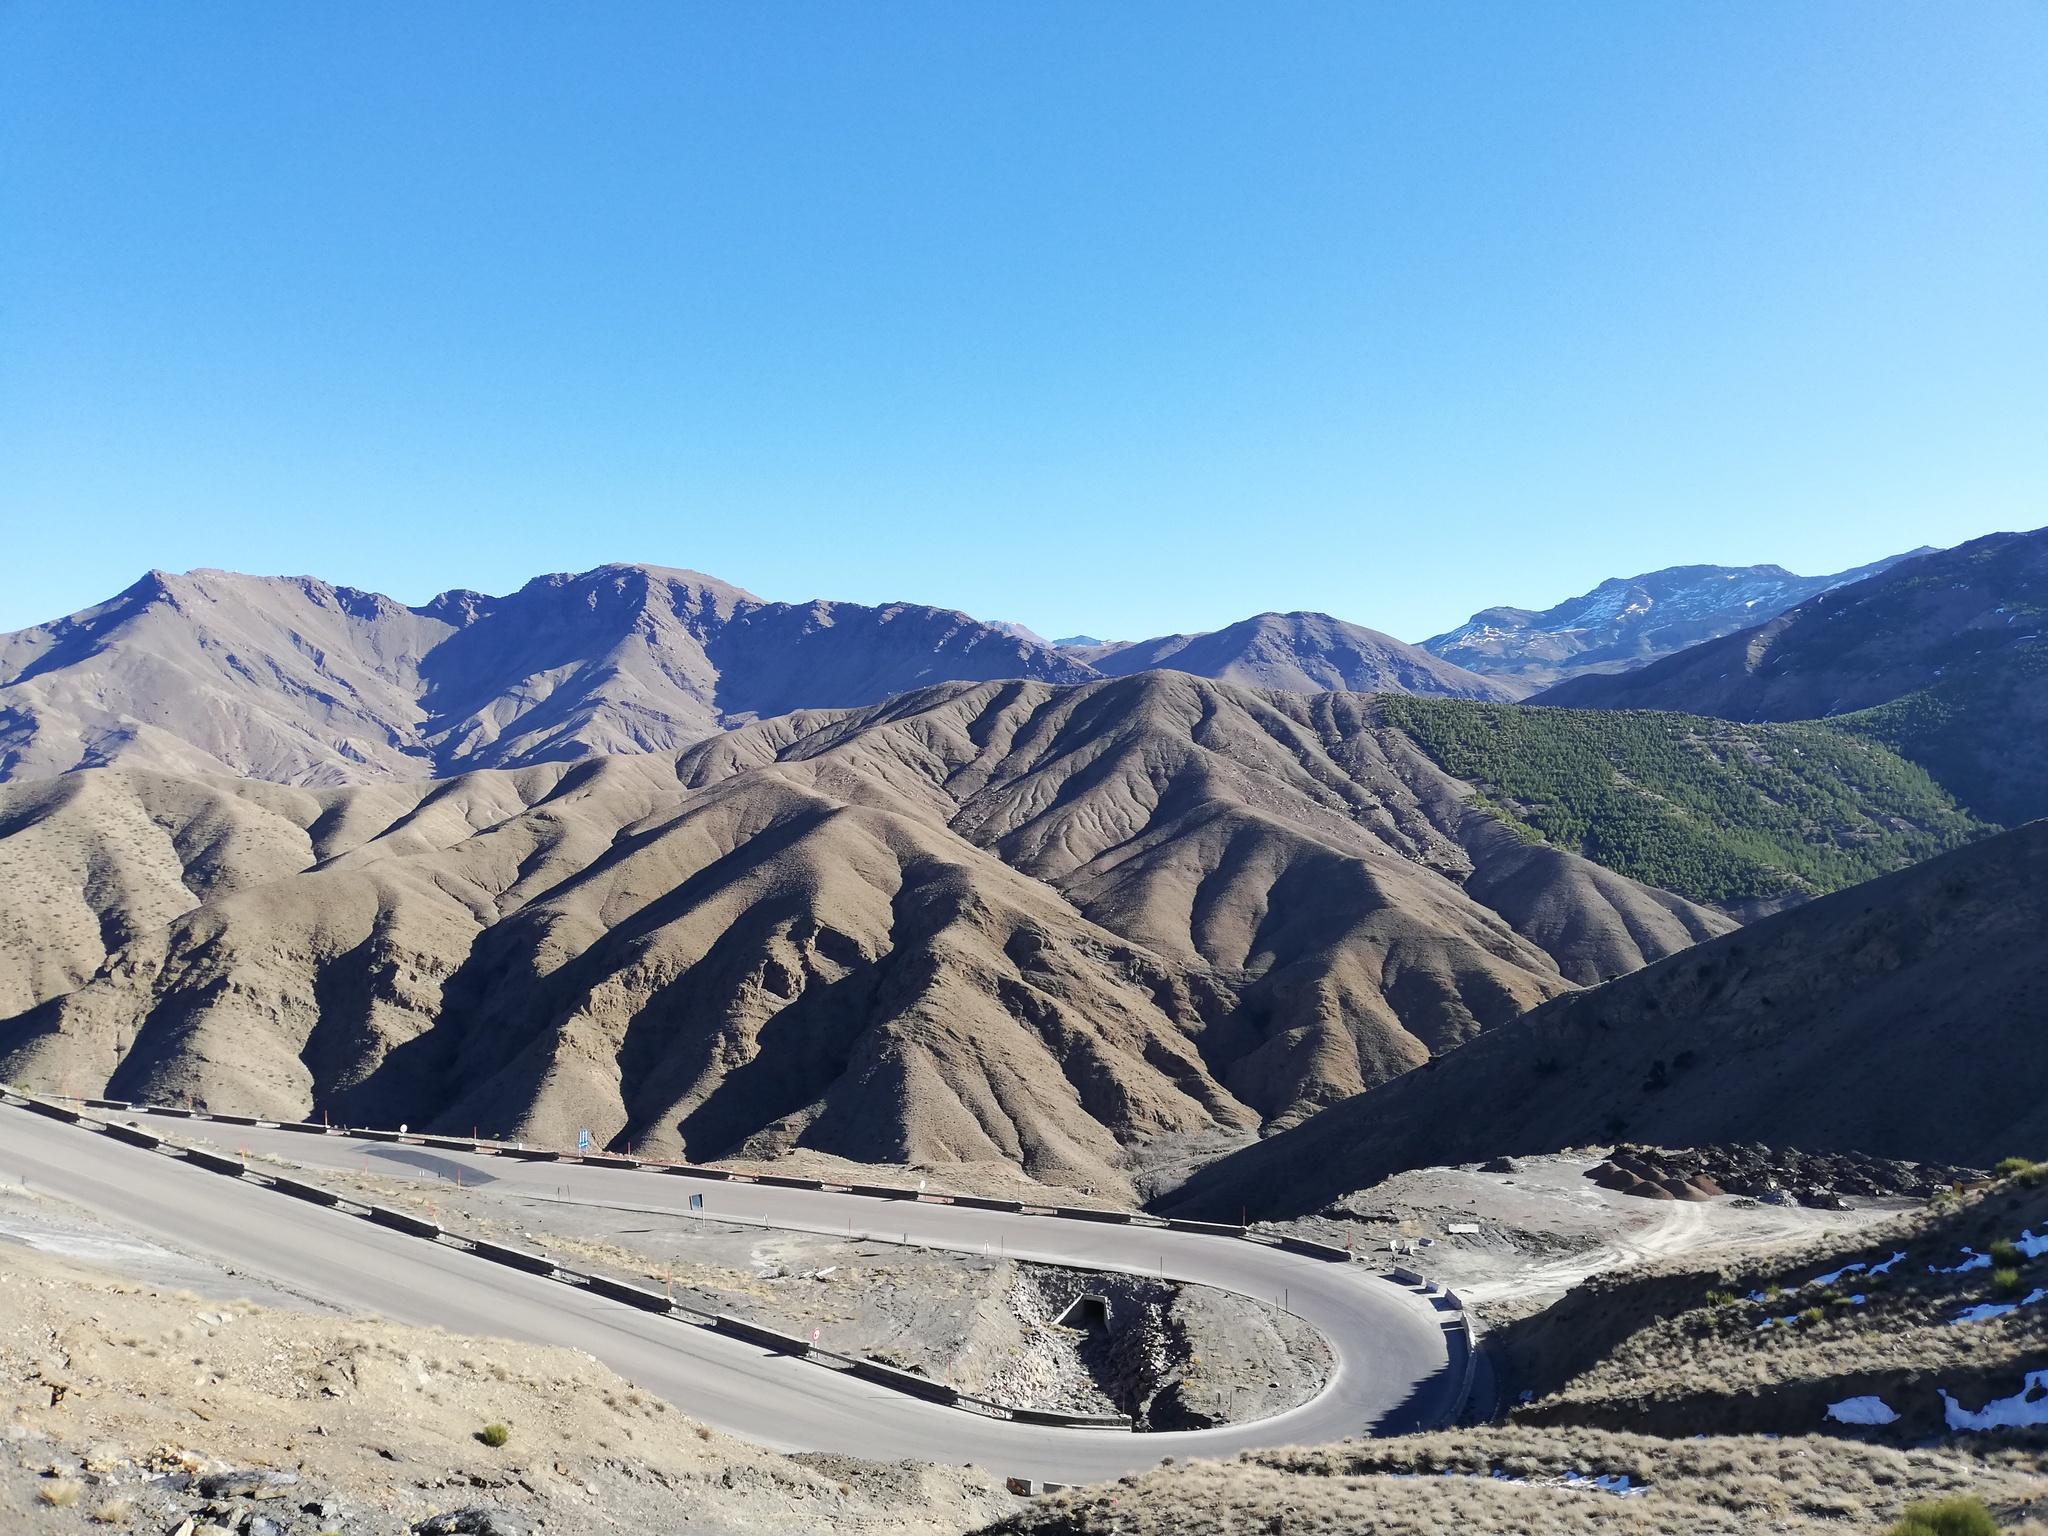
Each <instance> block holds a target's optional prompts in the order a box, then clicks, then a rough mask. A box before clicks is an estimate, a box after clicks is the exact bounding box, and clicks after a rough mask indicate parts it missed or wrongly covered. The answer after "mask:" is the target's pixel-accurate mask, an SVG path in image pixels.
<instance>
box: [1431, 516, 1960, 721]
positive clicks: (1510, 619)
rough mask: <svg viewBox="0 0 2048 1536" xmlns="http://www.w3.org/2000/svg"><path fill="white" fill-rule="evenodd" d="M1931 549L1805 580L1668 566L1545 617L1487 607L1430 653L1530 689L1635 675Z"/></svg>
mask: <svg viewBox="0 0 2048 1536" xmlns="http://www.w3.org/2000/svg"><path fill="white" fill-rule="evenodd" d="M1930 552H1931V549H1930V547H1929V546H1922V547H1921V548H1919V549H1915V550H1909V551H1907V552H1906V553H1905V554H1903V555H1893V556H1891V557H1889V558H1888V559H1884V560H1878V561H1874V562H1872V563H1871V564H1869V565H1859V566H1857V567H1855V568H1854V569H1853V570H1847V571H1837V572H1836V573H1835V574H1834V575H1832V576H1795V575H1793V574H1792V573H1791V572H1790V571H1788V570H1786V569H1785V568H1784V567H1783V566H1782V565H1673V566H1667V567H1665V568H1664V569H1663V570H1658V571H1646V572H1644V573H1643V574H1642V575H1640V576H1623V577H1614V578H1611V579H1610V580H1607V581H1603V582H1601V583H1600V585H1598V586H1597V587H1595V588H1593V590H1592V591H1590V592H1583V593H1581V594H1580V595H1579V596H1577V597H1572V598H1567V599H1565V601H1563V602H1561V603H1558V604H1556V605H1555V606H1554V607H1550V608H1545V609H1543V610H1541V611H1540V612H1539V611H1537V610H1535V609H1531V608H1507V607H1501V608H1483V609H1481V610H1480V611H1479V612H1478V613H1475V614H1473V615H1472V617H1471V618H1469V619H1467V620H1466V621H1465V622H1464V623H1463V624H1460V625H1459V626H1458V627H1457V628H1456V629H1453V630H1448V631H1446V632H1445V633H1443V634H1441V635H1432V636H1430V638H1429V639H1427V640H1425V641H1423V642H1422V648H1423V649H1424V650H1426V651H1428V652H1429V653H1430V654H1431V655H1433V656H1439V657H1441V658H1443V659H1444V660H1445V661H1449V662H1454V663H1456V664H1457V665H1458V666H1460V667H1463V668H1464V669H1465V670H1466V671H1468V672H1477V673H1479V674H1481V675H1482V676H1485V677H1491V678H1494V679H1496V680H1498V681H1501V682H1504V683H1507V684H1508V685H1510V686H1512V687H1514V688H1516V689H1517V691H1518V693H1530V692H1533V691H1535V690H1536V689H1538V688H1543V687H1546V686H1548V685H1549V684H1551V683H1555V682H1559V681H1561V680H1562V679H1564V678H1567V677H1576V676H1579V675H1581V674H1585V673H1608V672H1626V671H1629V670H1632V669H1633V668H1636V667H1640V666H1643V665H1645V664H1647V663H1649V662H1652V661H1655V660H1657V659H1658V658H1660V657H1663V656H1669V655H1671V654H1673V653H1674V652H1677V651H1682V650H1684V649H1686V648H1687V647H1688V646H1694V645H1698V644H1699V643H1700V642H1701V641H1703V640H1712V639H1715V638H1717V637H1719V636H1721V635H1727V634H1732V633H1734V632H1735V631H1736V630H1739V629H1748V628H1750V627H1751V626H1753V625H1755V624H1758V623H1761V622H1763V621H1764V620H1767V619H1772V618H1775V617H1777V616H1778V615H1779V614H1781V613H1783V612H1784V611H1785V610H1786V609H1788V608H1794V607H1797V606H1798V605H1799V604H1800V603H1803V602H1805V601H1807V600H1808V599H1809V598H1813V597H1816V596H1818V595H1819V594H1821V593H1823V592H1831V591H1833V590H1834V589H1835V588H1836V587H1845V586H1848V585H1849V584H1850V583H1852V582H1857V581H1862V580H1863V579H1864V578H1866V577H1869V576H1875V575H1877V574H1879V573H1880V572H1882V571H1886V570H1889V569H1890V568H1891V567H1892V566H1894V565H1897V564H1898V563H1899V562H1900V561H1901V560H1910V559H1912V558H1914V556H1916V555H1924V554H1928V553H1930Z"/></svg>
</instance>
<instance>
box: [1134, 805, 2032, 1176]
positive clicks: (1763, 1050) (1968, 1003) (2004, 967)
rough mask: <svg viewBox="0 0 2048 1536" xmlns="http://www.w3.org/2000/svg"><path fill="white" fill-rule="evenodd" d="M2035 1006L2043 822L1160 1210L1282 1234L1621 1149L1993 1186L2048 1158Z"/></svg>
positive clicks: (1772, 923) (1502, 1051) (1691, 955)
mask: <svg viewBox="0 0 2048 1536" xmlns="http://www.w3.org/2000/svg"><path fill="white" fill-rule="evenodd" d="M2044 998H2048V822H2036V823H2034V824H2032V825H2030V826H2026V827H2021V828H2019V829H2018V830H2016V831H2012V832H2006V833H2001V834H2000V835H1998V836H1996V837H1992V838H1987V839H1986V840H1984V841H1982V842H1979V843H1975V844H1972V845H1970V846H1969V847H1966V848H1963V849H1961V850H1959V851H1957V852H1954V853H1949V854H1945V855H1943V856H1942V857H1940V858H1937V859H1931V860H1929V861H1928V862H1927V863H1925V864H1920V865H1916V866H1914V867H1913V868H1911V869H1906V870H1901V871H1899V872H1898V873H1896V874H1891V875H1886V876H1884V877H1882V878H1881V879H1878V880H1873V881H1870V882H1868V883H1867V884H1864V885H1860V886H1855V887H1852V888H1851V889H1849V890H1846V891H1840V892H1837V893H1836V894H1834V895H1832V896H1824V897H1821V898H1819V899H1818V900H1815V901H1813V902H1810V903H1808V904H1807V905H1805V906H1802V907H1799V908H1796V909H1794V910H1792V911H1789V912H1784V913H1780V914H1778V915H1777V916H1775V917H1769V918H1765V919H1762V920H1761V921H1759V922H1756V923H1753V924H1751V925H1750V926H1749V927H1747V928H1744V929H1743V930H1741V931H1740V932H1738V933H1733V934H1728V935H1725V936H1723V937H1721V938H1719V939H1715V940H1713V941H1711V942H1709V943H1706V944H1703V945H1701V946H1699V947H1698V948H1696V949H1693V950H1691V951H1689V952H1687V953H1684V954H1681V955H1674V956H1672V957H1670V958H1668V959H1666V960H1663V961H1661V962H1659V963H1657V964H1654V965H1651V966H1649V967H1647V968H1645V969H1643V970H1640V971H1637V972H1636V973H1634V974H1633V975H1630V976H1624V977H1622V978H1621V979H1619V980H1617V981H1613V982H1609V983H1607V984H1606V985H1604V986H1599V987H1595V988H1591V989H1589V990H1586V991H1583V992H1580V993H1576V994H1574V995H1572V996H1569V997H1562V998H1559V999H1556V1000H1554V1001H1552V1002H1551V1003H1549V1004H1547V1005H1546V1006H1544V1007H1542V1008H1538V1009H1536V1010H1534V1011H1532V1012H1531V1013H1529V1014H1526V1015H1524V1016H1523V1017H1522V1018H1519V1019H1517V1020H1516V1021H1515V1022H1514V1023H1512V1024H1510V1025H1508V1026H1506V1027H1504V1028H1501V1029H1497V1030H1493V1031H1490V1032H1488V1033H1486V1034H1484V1035H1481V1036H1479V1037H1478V1038H1477V1039H1476V1040H1474V1041H1473V1042H1472V1043H1470V1044H1469V1045H1467V1046H1466V1047H1464V1048H1462V1049H1460V1050H1458V1051H1456V1052H1454V1053H1452V1054H1450V1055H1449V1056H1446V1057H1444V1058H1442V1059H1440V1060H1436V1061H1433V1062H1431V1063H1430V1064H1429V1065H1428V1067H1427V1068H1426V1069H1425V1070H1423V1071H1419V1072H1414V1073H1411V1074H1409V1075H1408V1076H1406V1077H1403V1078H1400V1079H1398V1080H1396V1081H1393V1082H1390V1083H1388V1084H1386V1085H1385V1086H1383V1087H1380V1088H1377V1089H1375V1090H1373V1091H1371V1092H1369V1093H1365V1094H1362V1095H1360V1096H1359V1097H1357V1098H1355V1099H1352V1100H1350V1101H1348V1102H1346V1103H1343V1104H1340V1105H1337V1106H1335V1107H1334V1108H1332V1109H1330V1110H1327V1111H1325V1112H1324V1113H1322V1114H1320V1115H1317V1116H1316V1117H1315V1118H1313V1119H1311V1120H1309V1121H1308V1122H1306V1123H1305V1124H1302V1125H1300V1126H1298V1127H1296V1128H1295V1129H1293V1130H1292V1131H1290V1132H1289V1133H1287V1134H1285V1135H1281V1136H1276V1137H1273V1138H1272V1139H1270V1140H1268V1141H1266V1142H1263V1143H1261V1144H1260V1145H1257V1146H1254V1147H1249V1148H1247V1149H1245V1150H1243V1151H1241V1152H1238V1153H1235V1154H1233V1155H1231V1156H1230V1157H1227V1158H1225V1159H1223V1160H1222V1161H1220V1162H1217V1163H1214V1164H1211V1165H1210V1166H1209V1167H1207V1168H1205V1169H1203V1170H1202V1171H1201V1172H1200V1173H1198V1174H1197V1175H1196V1176H1195V1177H1194V1178H1193V1179H1192V1180H1190V1181H1189V1182H1188V1183H1187V1184H1186V1185H1185V1186H1184V1187H1183V1188H1182V1189H1180V1190H1179V1191H1177V1192H1176V1193H1174V1194H1173V1195H1171V1196H1169V1197H1168V1198H1167V1200H1166V1201H1165V1202H1164V1203H1165V1205H1166V1206H1167V1208H1169V1209H1170V1210H1171V1211H1172V1212H1173V1213H1175V1214H1179V1215H1197V1216H1199V1215H1202V1214H1204V1213H1211V1214H1213V1213H1221V1212H1228V1213H1231V1214H1233V1215H1234V1214H1235V1213H1237V1212H1238V1211H1240V1210H1241V1209H1243V1208H1245V1207H1249V1208H1250V1209H1251V1210H1253V1211H1254V1212H1263V1213H1266V1214H1268V1215H1276V1216H1277V1215H1295V1214H1300V1213H1302V1212H1307V1211H1313V1210H1317V1209H1319V1208H1321V1207H1322V1206H1323V1205H1325V1204H1327V1203H1328V1202H1329V1201H1331V1200H1333V1199H1335V1198H1337V1197H1338V1196H1340V1195H1342V1194H1344V1193H1346V1192H1348V1191H1350V1190H1354V1189H1360V1188H1364V1187H1366V1186H1368V1185H1370V1184H1372V1183H1374V1182H1376V1181H1377V1180H1379V1179H1381V1178H1383V1177H1385V1176H1386V1175H1388V1174H1391V1173H1394V1172H1397V1171H1399V1170H1401V1169H1405V1168H1419V1167H1428V1166H1435V1165H1441V1164H1448V1163H1459V1162H1469V1161H1472V1160H1473V1159H1475V1158H1484V1157H1494V1156H1498V1155H1501V1154H1504V1153H1508V1154H1512V1153H1518V1152H1523V1153H1534V1152H1543V1151H1554V1150H1557V1149H1559V1148H1562V1147H1567V1146H1580V1145H1586V1144H1590V1143H1601V1144H1605V1143H1608V1142H1611V1141H1614V1140H1616V1139H1617V1138H1620V1137H1622V1136H1627V1137H1629V1138H1631V1139H1633V1140H1637V1141H1644V1142H1651V1143H1655V1144H1657V1145H1661V1146H1671V1147H1687V1146H1697V1145H1704V1144H1709V1143H1716V1142H1730V1141H1742V1142H1752V1141H1756V1142H1764V1143H1766V1144H1768V1145H1772V1146H1795V1147H1801V1148H1805V1149H1808V1150H1821V1151H1849V1150H1854V1151H1859V1152H1865V1153H1871V1154H1874V1155H1877V1156H1883V1157H1896V1158H1905V1159H1910V1160H1915V1161H1919V1160H1927V1161H1935V1162H1948V1163H1958V1164H1962V1165H1965V1166H1976V1167H1987V1166H1990V1165H1991V1164H1993V1163H1995V1162H1997V1161H1998V1160H1999V1159H2000V1158H2002V1157H2005V1156H2007V1155H2009V1154H2010V1153H2012V1152H2013V1151H2014V1149H2016V1148H2022V1149H2023V1148H2035V1147H2042V1146H2048V1108H2044V1106H2043V1105H2042V1102H2041V1098H2040V1094H2039V1092H2038V1085H2039V1083H2040V1081H2041V1074H2042V1072H2043V1071H2044V1069H2048V1055H2044V1051H2048V1047H2044V1045H2043V1042H2042V1039H2041V1033H2040V1030H2039V1028H2038V1021H2039V1019H2040V1017H2041V1010H2042V1006H2043V1001H2044Z"/></svg>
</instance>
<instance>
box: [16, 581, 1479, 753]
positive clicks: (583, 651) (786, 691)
mask: <svg viewBox="0 0 2048 1536" xmlns="http://www.w3.org/2000/svg"><path fill="white" fill-rule="evenodd" d="M1169 656H1170V657H1172V658H1173V660H1172V662H1171V663H1170V664H1171V665H1173V666H1175V667H1176V668H1177V669H1178V670H1181V671H1191V672H1195V673H1198V674H1199V675H1203V676H1213V677H1216V678H1219V679H1224V680H1228V681H1233V682H1240V683H1245V684H1249V685H1251V686H1256V687H1268V688H1285V689H1292V690H1298V691H1314V690H1320V689H1326V688H1344V689H1353V690H1362V691H1372V690H1379V689H1399V690H1405V691H1410V692H1422V693H1431V694H1442V695H1446V696H1450V697H1463V698H1480V699H1505V698H1507V697H1509V696H1510V693H1511V691H1510V690H1508V689H1505V688H1503V687H1501V686H1500V685H1498V684H1496V683H1493V682H1489V681H1488V680H1487V679H1485V678H1481V677H1477V676H1474V675H1472V674H1469V673H1465V672H1461V671H1460V670H1459V669H1458V668H1456V667H1454V666H1452V665H1450V664H1449V663H1447V662H1443V661H1440V660H1438V659H1437V658H1436V657H1434V656H1431V655H1430V654H1429V653H1428V652H1426V651H1423V650H1421V649H1419V648H1418V647H1415V646H1411V645H1406V644H1403V643H1402V642H1401V641H1398V640H1395V639H1394V638H1393V637H1391V636H1389V635H1382V634H1379V633H1378V632H1377V631H1374V630H1369V629H1364V628H1361V627H1360V626H1358V625H1355V624H1346V623H1343V622H1341V621H1340V620H1337V619H1332V618H1330V617H1328V616H1327V615H1322V614H1264V615H1261V616H1259V617H1258V618H1256V619H1252V620H1248V621H1246V622H1245V623H1244V624H1240V625H1236V626H1233V627H1232V628H1231V629H1230V630H1225V631H1221V632H1219V633H1218V634H1216V635H1208V636H1199V637H1190V636H1174V637H1171V638H1170V639H1168V640H1160V641H1148V642H1145V643H1144V644H1143V645H1141V646H1136V647H1126V648H1123V649H1122V650H1120V652H1119V655H1118V656H1117V657H1116V658H1114V659H1111V658H1104V659H1105V660H1112V664H1110V665H1106V666H1095V665H1090V664H1089V663H1088V662H1087V661H1085V660H1082V659H1079V658H1077V657H1076V656H1075V655H1073V654H1071V653H1069V652H1067V651H1062V650H1060V649H1058V648H1056V647H1054V646H1051V645H1048V644H1046V643H1045V642H1043V641H1040V640H1037V639H1036V638H1035V637H1031V636H1030V635H1029V634H1028V632H1026V631H1022V630H1020V628H1019V627H1018V626H1014V625H1002V624H987V623H983V622H981V621H980V620H977V619H973V618H970V617H968V616H967V615H966V614H964V613H958V612H954V611H952V610H950V609H944V608H931V607H926V606H923V605H920V604H915V603H892V604H888V605H886V606H883V607H865V606H862V605H861V604H858V603H835V602H823V601H820V602H813V603H801V604H792V603H768V602H763V601H762V600H761V599H759V598H757V597H755V596H753V595H752V594H751V593H748V592H744V591H742V590H741V589H739V588H738V587H733V586H729V585H727V584H726V583H724V582H721V581H717V580H714V579H713V578H711V577H708V576H701V575H698V574H697V573H695V572H693V571H674V570H665V569H662V568H660V567H656V566H639V565H613V566H602V567H599V568H598V569H596V570H593V571H586V572H584V573H582V574H581V575H558V576H542V577H538V578H536V579H535V580H533V581H531V582H528V583H527V584H526V585H525V586H524V587H521V588H520V589H519V590H518V591H517V592H514V593H512V594H511V595H509V596H506V597H489V596H486V595H484V594H483V593H478V592H444V593H442V594H441V595H440V596H439V597H436V598H435V599H433V601H431V602H429V603H426V604H424V605H423V606H421V607H417V608H410V607H407V606H405V605H404V604H402V603H399V602H397V601H395V600H393V599H391V598H388V597H384V596H381V595H379V594H377V593H373V592H362V591H357V590H355V589H354V588H350V587H336V586H331V585H329V584H328V583H326V582H322V581H316V580H313V579H312V578H310V577H256V576H243V575H237V574H234V573H231V572H225V571H192V572H187V573H185V574H183V575H172V574H168V573H166V572H162V571H152V572H151V573H149V574H148V575H147V576H145V577H144V578H143V579H142V580H141V581H139V582H137V583H136V584H135V585H134V586H132V587H130V588H128V589H127V590H126V591H125V592H122V593H121V594H119V595H118V596H117V597H115V598H113V599H111V600H110V601H108V602H106V603H102V604H100V605H99V606H97V607H94V608H89V609H87V610H85V611H84V612H82V613H77V614H73V615H71V616H70V617H68V618H64V619H59V620H57V621H55V622H53V623H49V624H43V625H38V626H36V627H34V628H32V629H26V630H21V631H19V632H17V633H14V634H11V635H5V636H0V778H6V779H25V778H42V777H48V776H49V775H51V774H57V773H65V772H70V771H72V770H74V769H77V768H86V767H97V766H105V765H108V764H114V763H120V764H125V765H133V766H138V767H149V768H155V769H160V770H164V771H169V772H188V773H233V774H248V775H252V776H254V777H257V778H265V779H271V780H274V781H276V782H279V783H284V784H307V785H312V784H345V783H365V782H372V781H375V780H379V779H425V778H433V777H437V776H445V775H447V774H450V773H456V772H460V771H462V770H464V769H469V768H486V767H490V768H503V767H518V766H525V765H529V764H534V763H543V762H563V761H568V760H571V759H575V758H579V757H587V756H591V755H594V754H602V753H618V752H659V751H672V750H674V749H676V748H678V747H682V746H687V745H689V744H691V743H693V742H697V741H702V740H705V739H706V738H708V737H711V736H714V735H716V734H717V733H718V732H720V731H721V730H726V729H729V728H731V727H733V726H736V725H742V724H745V723H747V722H748V721H751V720H755V719H762V718H766V717H769V716H773V715H780V714H786V713H788V712H789V711H791V710H797V709H820V708H847V707H853V706H859V705H864V704H874V703H879V702H880V701H881V700H883V699H886V698H889V697H891V696H893V695H895V694H899V693H904V692H907V691H908V690H910V689H913V688H920V687H924V686H926V685H928V684H931V683H935V682H942V681H965V682H981V681H986V680H989V679H994V678H1026V679H1032V680H1035V681H1039V682H1048V683H1078V682H1086V681H1090V680H1092V679H1096V678H1100V677H1103V676H1121V675H1125V674H1127V673H1130V672H1135V671H1139V670H1143V669H1144V668H1145V667H1148V666H1155V665H1166V664H1169V663H1167V662H1166V661H1165V660H1164V659H1163V658H1166V657H1169Z"/></svg>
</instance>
